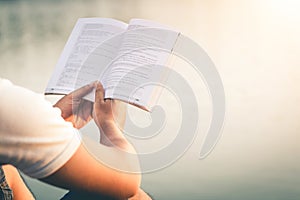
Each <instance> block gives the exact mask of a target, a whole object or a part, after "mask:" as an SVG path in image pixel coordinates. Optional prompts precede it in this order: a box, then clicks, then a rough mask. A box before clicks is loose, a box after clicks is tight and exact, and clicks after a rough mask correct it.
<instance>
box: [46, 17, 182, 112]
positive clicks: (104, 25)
mask: <svg viewBox="0 0 300 200" xmlns="http://www.w3.org/2000/svg"><path fill="white" fill-rule="evenodd" d="M178 36H179V32H177V31H174V30H172V29H170V28H169V27H166V26H164V25H160V24H158V23H155V22H152V21H148V20H143V19H132V20H130V22H129V24H126V23H124V22H121V21H118V20H114V19H109V18H80V19H79V20H78V21H77V23H76V25H75V27H74V29H73V31H72V33H71V35H70V37H69V39H68V42H67V43H66V45H65V48H64V50H63V52H62V54H61V56H60V59H59V61H58V63H57V65H56V67H55V70H54V72H53V75H52V77H51V79H50V81H49V82H48V85H47V88H46V90H45V94H67V93H70V92H72V91H74V90H75V89H77V88H79V87H81V86H83V85H86V84H89V83H91V82H92V81H95V80H99V81H101V83H102V84H103V86H104V89H105V98H112V99H119V100H122V101H125V102H128V103H130V104H133V105H136V106H138V107H140V108H142V109H144V110H147V111H149V110H151V108H152V107H153V106H154V105H155V102H156V100H157V98H158V94H159V92H158V90H157V88H159V87H157V84H159V83H162V82H163V80H164V79H165V78H166V74H167V71H168V70H166V69H167V68H168V67H167V66H166V63H167V62H168V58H169V56H170V53H171V52H172V49H173V48H174V46H175V44H176V40H177V38H178ZM86 98H87V99H90V100H94V94H90V95H88V96H87V97H86Z"/></svg>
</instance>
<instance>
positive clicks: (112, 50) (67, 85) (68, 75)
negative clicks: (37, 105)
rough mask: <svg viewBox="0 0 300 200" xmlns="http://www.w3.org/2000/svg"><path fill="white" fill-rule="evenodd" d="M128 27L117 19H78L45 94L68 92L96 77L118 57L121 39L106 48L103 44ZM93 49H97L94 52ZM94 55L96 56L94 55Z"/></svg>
mask: <svg viewBox="0 0 300 200" xmlns="http://www.w3.org/2000/svg"><path fill="white" fill-rule="evenodd" d="M126 28H127V24H126V23H123V22H121V21H117V20H114V19H108V18H81V19H79V20H78V21H77V23H76V25H75V27H74V29H73V31H72V33H71V35H70V37H69V39H68V42H67V44H66V45H65V48H64V50H63V52H62V54H61V56H60V59H59V61H58V63H57V65H56V68H55V71H54V73H53V75H52V77H51V79H50V81H49V83H48V86H47V88H46V91H45V93H46V94H47V93H58V94H66V93H69V92H71V91H73V90H75V89H77V88H79V87H80V86H83V85H86V84H88V83H90V82H92V81H94V80H97V79H98V78H99V76H100V73H101V72H102V71H103V67H105V66H106V65H107V63H109V62H111V60H112V59H113V58H114V57H115V56H116V54H117V49H118V47H119V43H118V42H119V41H116V40H114V42H115V44H109V45H106V46H105V47H104V46H101V44H102V43H103V42H104V41H106V40H108V39H109V38H111V37H113V36H114V35H116V34H118V33H121V32H123V31H125V30H126ZM94 51H97V52H96V53H94ZM94 55H97V57H96V58H92V56H94ZM99 57H100V58H99ZM88 61H90V62H88Z"/></svg>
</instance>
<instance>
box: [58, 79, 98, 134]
mask: <svg viewBox="0 0 300 200" xmlns="http://www.w3.org/2000/svg"><path fill="white" fill-rule="evenodd" d="M94 87H95V84H94V83H91V84H89V85H86V86H83V87H81V88H79V89H77V90H75V91H74V92H71V93H70V94H68V95H66V96H64V97H63V98H61V99H60V100H59V101H58V102H57V103H56V104H55V105H54V106H53V107H58V108H59V109H60V110H61V116H62V117H63V118H64V120H65V121H69V122H72V124H73V126H74V127H75V128H77V129H80V128H82V127H83V126H84V125H86V124H87V123H88V122H89V121H90V120H91V119H92V118H93V116H92V113H93V103H92V102H90V101H88V100H84V99H82V98H83V97H84V96H85V95H87V94H88V93H90V92H91V91H92V90H93V88H94Z"/></svg>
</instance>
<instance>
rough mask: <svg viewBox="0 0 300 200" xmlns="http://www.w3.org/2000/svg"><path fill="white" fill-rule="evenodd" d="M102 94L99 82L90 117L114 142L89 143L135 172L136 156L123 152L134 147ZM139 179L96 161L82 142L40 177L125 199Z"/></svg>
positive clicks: (64, 186) (61, 184)
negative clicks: (60, 163)
mask: <svg viewBox="0 0 300 200" xmlns="http://www.w3.org/2000/svg"><path fill="white" fill-rule="evenodd" d="M103 97H104V90H103V88H102V85H101V84H100V83H98V84H97V85H96V99H95V103H94V112H93V116H94V120H95V122H96V124H97V125H98V127H99V129H100V130H101V132H103V133H105V134H107V137H108V138H109V139H110V141H111V142H112V144H113V145H110V147H105V146H103V145H99V144H97V143H94V144H93V143H90V144H89V145H93V148H95V149H97V150H99V154H101V156H100V157H112V158H114V160H115V161H117V162H118V164H120V165H122V166H126V168H127V169H128V170H129V171H136V169H137V168H138V165H139V164H138V159H132V156H129V155H128V154H127V153H126V152H131V153H134V152H135V150H134V148H133V147H132V146H131V145H130V144H129V142H127V140H126V139H125V138H124V137H123V135H122V133H121V131H120V130H119V128H118V127H117V125H116V123H115V122H114V120H113V114H112V109H113V107H112V106H113V104H111V103H112V101H111V100H104V99H103ZM113 103H114V102H113ZM115 145H117V146H115ZM119 148H121V150H120V149H119ZM122 150H123V151H122ZM131 155H132V154H131ZM140 179H141V177H140V174H133V173H127V172H122V171H119V170H116V169H113V168H111V167H109V166H108V165H106V164H104V163H102V162H99V161H97V160H96V159H95V157H94V156H92V155H91V154H90V153H89V152H88V151H87V150H86V149H85V147H84V145H83V144H82V145H81V146H80V147H79V148H78V150H77V151H76V153H75V154H74V155H73V156H72V158H71V159H70V160H69V161H68V162H67V163H66V164H65V165H64V166H63V167H61V168H60V169H59V170H58V171H56V172H55V173H54V174H52V175H50V176H48V177H46V178H44V179H42V180H43V181H45V182H47V183H50V184H53V185H56V186H59V187H63V188H66V189H70V190H77V191H82V192H89V193H95V194H99V195H106V196H108V197H113V198H115V199H127V198H129V197H131V196H133V195H134V194H136V193H137V191H138V188H139V186H140Z"/></svg>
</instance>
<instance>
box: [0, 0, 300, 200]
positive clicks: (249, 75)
mask: <svg viewBox="0 0 300 200" xmlns="http://www.w3.org/2000/svg"><path fill="white" fill-rule="evenodd" d="M299 10H300V1H298V0H185V1H183V0H152V1H149V0H148V1H147V0H66V1H59V0H39V1H35V0H5V1H3V0H1V1H0V75H1V77H2V78H7V79H10V80H11V81H12V82H13V83H15V84H18V85H21V86H24V87H26V88H29V89H31V90H33V91H35V92H38V93H43V91H44V89H45V87H46V85H47V82H48V80H49V78H50V76H51V73H52V71H53V69H54V67H55V64H56V62H57V60H58V58H59V55H60V53H61V51H62V49H63V47H64V45H65V43H66V41H67V39H68V36H69V34H70V33H71V30H72V28H73V26H74V24H75V22H76V20H77V19H78V18H80V17H108V18H115V19H118V20H122V21H125V22H128V21H129V20H130V19H131V18H145V19H150V20H154V21H157V22H160V23H163V24H167V25H169V26H171V27H174V28H175V29H177V30H180V31H181V32H182V33H183V34H184V35H186V36H188V37H190V38H191V39H193V40H194V41H195V42H197V43H198V44H199V45H200V46H201V47H202V48H204V49H205V51H206V52H207V53H208V55H209V56H210V57H211V58H212V60H213V61H214V63H215V65H216V67H217V69H218V72H219V74H220V76H221V78H222V80H223V84H224V88H225V94H226V120H225V124H224V129H223V132H222V137H221V139H220V140H219V142H218V144H217V146H216V147H215V149H214V151H213V152H212V153H211V154H210V155H209V156H208V157H207V158H206V159H204V160H199V150H200V147H201V144H202V141H203V138H204V137H205V134H206V131H207V128H208V127H209V122H210V118H211V108H210V101H209V94H208V92H207V90H206V89H205V84H203V82H202V80H201V79H198V78H197V77H194V78H191V79H190V80H189V81H191V82H190V83H191V85H192V87H193V88H194V91H195V94H196V95H197V98H198V99H199V110H200V117H199V120H200V127H199V133H198V135H197V138H195V141H194V142H193V144H192V145H191V147H190V148H189V149H188V150H187V151H186V153H185V154H184V155H183V156H182V157H181V158H180V159H179V160H177V162H175V163H173V164H172V165H170V166H169V167H165V168H163V169H161V170H158V171H156V172H153V173H148V174H144V176H143V182H142V187H143V188H144V189H145V190H146V191H147V192H149V193H150V194H152V195H153V196H154V197H155V199H159V200H168V199H189V200H190V199H191V200H200V199H205V200H276V199H277V200H297V199H299V198H300V145H299V144H298V143H299V140H300V136H299V130H300V123H299V119H300V106H299V105H298V103H299V102H300V92H299V89H300V81H299V77H300V50H299V48H300V37H299V36H300V26H299V24H300V13H299ZM180 67H181V69H180ZM187 67H188V66H187ZM177 68H178V69H179V71H180V70H181V71H180V72H182V73H184V71H186V70H183V68H182V65H179V66H177ZM187 71H188V70H187ZM186 76H187V77H192V73H191V74H186ZM1 95H5V94H1ZM47 98H48V99H49V100H50V101H54V100H55V99H54V97H47ZM130 112H131V117H133V118H134V116H135V111H130ZM136 115H140V114H138V113H136ZM146 118H147V117H146ZM146 118H145V121H147V119H146ZM90 130H93V128H90ZM26 180H27V181H28V184H29V186H30V187H31V189H32V191H33V193H34V194H35V196H36V197H37V199H41V200H54V199H59V198H60V197H61V196H62V195H63V194H64V193H66V191H65V190H62V189H58V188H55V187H52V186H49V185H46V184H43V183H41V182H39V181H36V180H32V179H30V178H28V177H26Z"/></svg>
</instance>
